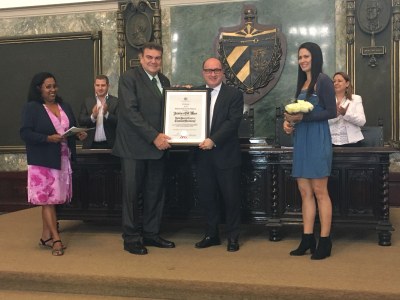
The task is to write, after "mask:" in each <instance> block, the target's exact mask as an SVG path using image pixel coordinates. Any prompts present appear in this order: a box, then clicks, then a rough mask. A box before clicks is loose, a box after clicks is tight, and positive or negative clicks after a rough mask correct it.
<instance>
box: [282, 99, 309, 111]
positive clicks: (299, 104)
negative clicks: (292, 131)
mask: <svg viewBox="0 0 400 300" xmlns="http://www.w3.org/2000/svg"><path fill="white" fill-rule="evenodd" d="M313 109H314V105H312V104H311V103H310V102H308V101H305V100H296V101H295V102H293V103H290V104H288V105H286V106H285V110H286V112H287V113H289V114H298V113H308V112H310V111H312V110H313Z"/></svg>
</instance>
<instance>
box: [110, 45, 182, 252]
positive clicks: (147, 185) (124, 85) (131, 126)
mask: <svg viewBox="0 0 400 300" xmlns="http://www.w3.org/2000/svg"><path fill="white" fill-rule="evenodd" d="M162 54H163V48H162V46H161V45H159V44H155V43H146V44H145V45H144V46H143V48H142V50H141V53H140V55H139V58H140V66H138V67H135V68H133V69H129V70H128V71H126V72H125V73H124V74H123V75H122V76H121V77H120V79H119V87H118V99H119V113H118V125H117V136H116V140H115V144H114V147H113V151H112V153H113V154H114V155H116V156H119V157H120V158H121V168H122V193H123V196H122V230H123V233H122V237H123V239H124V250H126V251H128V252H130V253H133V254H137V255H144V254H147V252H148V250H147V248H146V246H154V247H160V248H174V247H175V244H174V243H173V242H171V241H167V240H165V239H163V238H161V237H160V236H159V231H160V224H161V217H162V212H163V206H164V194H165V193H164V173H165V155H164V152H165V150H166V149H168V148H170V147H171V146H170V144H169V143H168V140H169V137H168V136H166V135H165V134H163V133H162V129H163V128H162V127H163V124H162V116H163V109H164V98H163V96H162V89H163V88H164V87H169V86H170V81H169V80H168V78H167V77H165V76H164V75H163V74H161V73H160V69H161V65H162ZM154 81H155V82H154ZM139 195H142V196H143V202H142V204H140V200H139ZM141 207H142V208H143V216H141V215H140V214H139V211H140V208H141Z"/></svg>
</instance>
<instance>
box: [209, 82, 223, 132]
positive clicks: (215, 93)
mask: <svg viewBox="0 0 400 300" xmlns="http://www.w3.org/2000/svg"><path fill="white" fill-rule="evenodd" d="M221 85H222V83H220V84H219V85H218V86H216V87H215V88H213V90H212V91H211V103H210V130H211V125H212V118H213V115H214V106H215V102H217V98H218V94H219V91H220V90H221ZM206 87H207V88H209V87H208V86H206Z"/></svg>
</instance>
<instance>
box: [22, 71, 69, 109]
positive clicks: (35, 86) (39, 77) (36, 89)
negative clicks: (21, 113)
mask: <svg viewBox="0 0 400 300" xmlns="http://www.w3.org/2000/svg"><path fill="white" fill-rule="evenodd" d="M47 78H53V79H54V81H55V82H56V83H57V80H56V78H55V77H54V75H53V74H51V73H49V72H40V73H37V74H35V75H34V76H33V78H32V80H31V84H30V85H29V91H28V102H30V101H36V102H39V103H44V100H43V97H42V93H41V90H40V89H41V86H42V84H43V82H44V81H45V80H46V79H47ZM56 102H58V103H61V102H62V99H61V97H60V96H58V95H56Z"/></svg>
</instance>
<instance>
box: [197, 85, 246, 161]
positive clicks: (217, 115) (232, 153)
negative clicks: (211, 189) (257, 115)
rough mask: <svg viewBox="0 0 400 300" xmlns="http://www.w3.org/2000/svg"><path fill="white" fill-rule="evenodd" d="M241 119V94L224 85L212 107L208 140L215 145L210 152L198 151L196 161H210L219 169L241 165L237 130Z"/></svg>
mask: <svg viewBox="0 0 400 300" xmlns="http://www.w3.org/2000/svg"><path fill="white" fill-rule="evenodd" d="M242 117H243V94H242V93H241V92H240V91H239V90H238V89H236V88H234V87H231V86H228V85H226V84H224V83H222V85H221V90H220V91H219V93H218V98H217V101H216V103H215V106H214V112H213V119H212V123H211V124H212V125H211V129H210V135H209V137H210V139H211V140H212V141H213V142H214V143H215V147H214V148H213V149H212V150H211V151H203V150H199V151H198V159H199V161H201V160H202V159H211V160H212V161H213V163H214V165H215V166H217V167H218V168H220V169H227V168H234V167H237V166H240V164H241V153H240V143H239V136H238V129H239V125H240V122H241V120H242Z"/></svg>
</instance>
